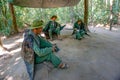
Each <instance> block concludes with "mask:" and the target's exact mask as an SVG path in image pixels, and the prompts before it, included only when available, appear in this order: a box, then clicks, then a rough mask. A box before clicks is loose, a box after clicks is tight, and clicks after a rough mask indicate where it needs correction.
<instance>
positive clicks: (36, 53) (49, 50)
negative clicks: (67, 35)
mask: <svg viewBox="0 0 120 80" xmlns="http://www.w3.org/2000/svg"><path fill="white" fill-rule="evenodd" d="M42 25H43V22H42V21H40V20H34V21H33V23H32V26H31V27H30V29H28V30H26V31H25V34H24V40H23V43H22V53H21V55H22V57H23V59H24V62H25V64H26V68H27V71H28V74H29V76H30V80H33V77H34V66H35V64H39V63H42V62H44V61H48V62H51V63H52V64H53V65H54V67H55V68H61V69H64V68H67V67H68V65H67V64H65V63H63V62H62V61H61V59H60V58H59V57H57V56H56V55H55V54H54V52H57V50H56V45H53V44H51V43H50V42H48V41H47V40H45V39H44V38H42V37H41V36H40V33H41V32H42V28H43V27H42Z"/></svg>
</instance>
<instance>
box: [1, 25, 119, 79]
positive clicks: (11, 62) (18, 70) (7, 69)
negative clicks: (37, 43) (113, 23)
mask: <svg viewBox="0 0 120 80" xmlns="http://www.w3.org/2000/svg"><path fill="white" fill-rule="evenodd" d="M68 28H69V27H68ZM68 28H67V29H64V30H63V31H62V37H63V41H58V40H55V41H53V42H52V43H57V45H58V46H59V47H60V51H59V52H58V53H56V55H57V56H59V57H60V58H61V59H62V60H63V61H64V62H66V63H68V64H69V66H70V68H68V69H65V70H61V69H55V68H50V67H48V65H46V64H40V65H37V67H36V70H37V71H36V76H35V78H36V79H35V80H120V63H119V62H120V26H118V27H114V28H113V31H109V30H108V28H104V27H101V26H100V25H98V26H96V27H93V26H90V32H91V33H89V34H90V36H85V38H83V39H82V40H75V39H74V38H73V37H72V36H71V33H72V30H71V29H68ZM22 40H23V33H20V34H19V35H15V36H13V37H10V38H8V39H3V44H4V46H5V47H7V48H8V49H9V51H3V50H0V80H28V79H29V77H28V74H27V72H26V68H25V64H24V62H23V59H22V58H21V56H20V50H21V43H22Z"/></svg>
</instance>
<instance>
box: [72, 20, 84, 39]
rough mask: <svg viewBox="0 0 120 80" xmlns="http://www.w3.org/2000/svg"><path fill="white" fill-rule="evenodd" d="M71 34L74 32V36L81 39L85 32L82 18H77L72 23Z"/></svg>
mask: <svg viewBox="0 0 120 80" xmlns="http://www.w3.org/2000/svg"><path fill="white" fill-rule="evenodd" d="M73 34H75V38H76V39H78V40H80V39H82V38H83V37H84V34H86V30H85V27H84V23H83V22H82V20H78V21H77V22H75V23H74V26H73V33H72V35H73Z"/></svg>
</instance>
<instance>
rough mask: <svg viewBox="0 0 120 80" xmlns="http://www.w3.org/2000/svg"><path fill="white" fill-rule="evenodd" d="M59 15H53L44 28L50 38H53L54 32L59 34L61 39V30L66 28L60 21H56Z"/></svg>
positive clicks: (58, 36)
mask: <svg viewBox="0 0 120 80" xmlns="http://www.w3.org/2000/svg"><path fill="white" fill-rule="evenodd" d="M56 19H57V16H56V15H54V16H52V17H51V21H49V22H48V24H47V25H46V26H45V28H44V29H43V32H45V34H46V35H47V34H48V36H49V38H50V40H53V37H54V34H56V35H57V38H58V39H59V40H61V36H60V31H61V30H62V29H63V28H64V26H65V25H64V26H61V25H60V24H59V23H58V22H56Z"/></svg>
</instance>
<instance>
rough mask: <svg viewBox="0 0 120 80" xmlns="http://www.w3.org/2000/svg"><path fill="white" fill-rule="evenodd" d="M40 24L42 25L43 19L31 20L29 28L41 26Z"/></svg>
mask: <svg viewBox="0 0 120 80" xmlns="http://www.w3.org/2000/svg"><path fill="white" fill-rule="evenodd" d="M42 25H43V21H42V20H38V19H37V20H34V21H33V22H32V25H31V27H30V29H35V28H40V27H43V26H42Z"/></svg>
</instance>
